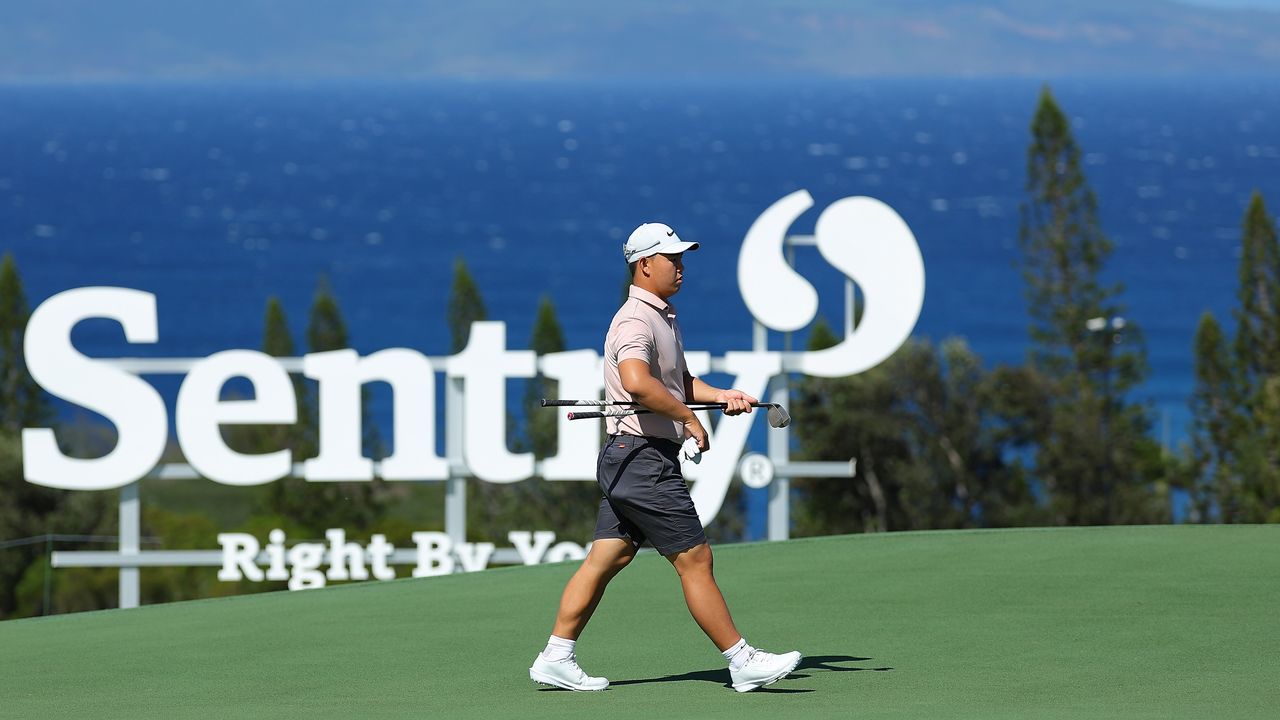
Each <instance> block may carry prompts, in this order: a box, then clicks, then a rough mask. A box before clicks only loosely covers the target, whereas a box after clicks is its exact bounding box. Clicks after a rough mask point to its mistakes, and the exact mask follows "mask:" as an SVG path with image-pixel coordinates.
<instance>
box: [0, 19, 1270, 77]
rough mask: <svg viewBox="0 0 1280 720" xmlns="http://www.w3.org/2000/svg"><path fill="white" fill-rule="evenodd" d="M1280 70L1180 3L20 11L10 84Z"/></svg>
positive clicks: (1218, 22)
mask: <svg viewBox="0 0 1280 720" xmlns="http://www.w3.org/2000/svg"><path fill="white" fill-rule="evenodd" d="M1277 74H1280V12H1278V11H1272V10H1257V9H1254V10H1250V9H1238V8H1232V7H1209V6H1206V5H1191V4H1185V3H1181V2H1174V1H1173V0H1124V1H1123V2H1116V1H1115V0H1073V1H1072V2H1060V1H1058V0H986V1H980V0H901V1H898V2H876V1H872V0H811V1H810V2H794V1H790V2H789V1H786V0H735V1H734V2H709V1H706V0H701V1H695V2H690V1H688V0H685V1H683V2H680V1H676V0H647V1H646V2H642V3H613V2H609V3H602V2H596V1H595V0H546V1H545V2H537V3H526V2H516V1H500V0H474V1H472V2H466V3H450V2H417V1H414V0H381V1H379V2H373V3H367V4H366V3H314V2H311V1H310V0H226V1H224V2H217V3H155V2H150V1H149V0H112V1H111V2H101V1H100V0H65V1H62V2H56V3H9V4H8V7H6V9H5V20H4V23H3V24H0V81H2V82H8V83H24V82H95V81H131V80H176V81H187V80H190V81H205V80H241V79H267V80H270V79H343V78H350V79H370V80H404V79H481V80H542V79H603V80H615V79H616V80H626V79H647V80H681V79H693V80H698V79H709V80H744V81H745V80H753V79H767V78H797V77H799V78H804V77H812V78H838V77H912V76H921V77H924V76H928V77H962V78H968V77H973V78H978V77H1035V78H1040V77H1063V76H1081V77H1094V76H1107V77H1115V76H1135V77H1181V76H1191V75H1194V76H1201V77H1203V76H1223V77H1226V76H1232V77H1235V76H1254V77H1273V76H1275V75H1277Z"/></svg>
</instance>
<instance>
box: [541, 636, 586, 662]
mask: <svg viewBox="0 0 1280 720" xmlns="http://www.w3.org/2000/svg"><path fill="white" fill-rule="evenodd" d="M577 644H578V641H577V640H566V639H564V638H562V637H556V636H555V635H552V636H551V639H549V640H547V647H546V648H545V649H544V650H543V651H542V657H543V658H545V659H546V660H547V661H548V662H556V661H558V660H564V659H565V658H567V657H569V656H570V655H572V654H573V646H574V645H577Z"/></svg>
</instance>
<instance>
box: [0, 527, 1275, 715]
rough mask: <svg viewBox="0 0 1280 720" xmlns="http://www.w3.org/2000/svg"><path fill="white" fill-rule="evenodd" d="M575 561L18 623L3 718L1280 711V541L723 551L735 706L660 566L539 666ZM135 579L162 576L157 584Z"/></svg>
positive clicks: (1175, 538) (1192, 537)
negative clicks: (782, 662)
mask: <svg viewBox="0 0 1280 720" xmlns="http://www.w3.org/2000/svg"><path fill="white" fill-rule="evenodd" d="M573 569H574V566H573V565H570V564H560V565H546V566H539V567H530V568H509V569H498V570H490V571H486V572H483V573H477V574H471V575H453V576H449V577H443V578H429V579H421V580H408V579H406V580H398V581H393V582H386V583H376V582H370V583H361V584H353V585H346V586H341V587H334V588H328V589H324V590H312V591H305V592H300V593H274V594H268V595H253V596H244V597H236V598H224V599H218V600H204V601H196V602H186V603H175V604H171V605H161V606H153V607H144V608H141V609H137V610H125V611H119V610H115V611H106V612H97V613H83V614H79V615H67V616H59V617H53V618H45V619H34V620H18V621H10V622H5V623H0V716H3V717H5V718H61V717H76V718H80V717H94V718H116V717H119V718H166V719H167V718H182V717H193V718H202V719H203V718H224V717H272V718H291V717H379V718H381V717H419V718H421V717H439V718H469V717H475V718H507V717H518V718H522V719H524V718H544V717H545V718H557V719H561V718H565V719H567V718H579V717H581V718H592V719H593V720H595V719H598V718H602V717H607V718H611V719H614V718H632V717H635V718H713V717H723V718H734V719H739V718H751V717H770V718H815V717H840V718H847V717H858V718H938V717H947V718H983V719H989V718H1030V717H1036V718H1105V717H1117V718H1148V717H1149V718H1175V717H1186V718H1210V717H1211V718H1232V717H1247V718H1261V717H1274V716H1275V713H1276V712H1277V708H1280V682H1277V678H1280V605H1277V602H1280V527H1274V526H1273V527H1264V526H1213V527H1203V526H1193V527H1186V526H1179V527H1143V528H1080V529H1054V530H1004V531H974V532H927V533H908V534H891V535H862V536H848V537H835V538H819V539H811V540H796V541H791V542H786V543H761V544H750V545H736V546H723V547H720V548H718V549H717V551H716V572H717V576H718V577H719V579H720V582H721V586H722V587H723V589H724V591H725V595H726V597H727V598H728V600H729V605H730V608H731V609H732V610H733V612H734V615H735V619H736V620H737V623H738V626H739V628H740V629H742V630H743V631H744V632H745V633H746V636H747V638H748V640H750V641H751V642H752V643H753V644H756V645H758V646H761V647H764V648H768V649H773V650H778V651H781V650H789V649H792V648H796V649H799V650H802V651H803V652H804V653H805V654H806V659H805V661H804V662H803V663H802V664H801V666H800V668H799V669H798V670H797V671H796V672H795V673H794V674H793V675H792V676H791V677H790V678H788V679H786V680H783V681H781V682H779V683H777V684H776V685H773V686H771V687H769V688H766V689H764V690H761V691H756V692H753V693H747V694H742V695H739V694H738V693H735V692H733V691H732V690H731V689H729V688H728V687H727V683H728V672H727V671H726V670H725V669H724V663H723V658H721V657H720V655H719V654H718V653H717V652H716V650H715V648H714V647H713V646H712V645H711V644H710V643H709V642H708V641H707V640H706V638H705V637H703V636H702V634H701V632H700V631H699V630H698V628H697V627H696V626H695V625H694V624H693V621H692V620H691V619H690V618H689V616H688V613H687V611H686V610H685V608H684V604H683V601H682V599H681V595H680V591H679V584H678V582H677V580H676V577H675V574H674V572H672V570H671V568H670V566H669V565H668V564H667V562H666V561H665V560H663V559H662V558H660V557H657V556H656V555H652V554H650V555H645V556H641V557H640V558H638V559H637V560H636V562H635V563H633V565H632V566H631V567H630V568H628V569H627V570H626V571H625V572H624V573H623V574H622V575H621V576H619V577H618V579H617V580H616V581H615V582H614V583H613V585H612V586H611V587H610V589H609V593H608V594H607V595H606V597H605V600H604V602H603V603H602V605H601V608H600V610H599V611H598V613H597V615H596V618H595V620H594V621H593V622H592V624H591V626H590V627H589V628H588V629H587V632H586V633H585V635H584V636H583V638H582V640H581V642H580V643H579V653H578V657H579V660H580V661H581V662H582V664H583V665H584V666H585V667H586V668H587V669H588V670H589V671H590V672H592V673H594V674H603V675H606V676H608V677H609V678H610V680H611V681H612V682H613V687H612V688H611V689H610V690H609V691H607V692H603V693H569V692H564V691H558V690H539V689H537V687H536V686H534V685H532V684H531V683H530V682H529V681H528V679H527V674H526V668H527V667H528V665H529V662H530V661H531V660H532V659H533V656H534V654H535V653H536V652H537V651H538V650H539V649H540V648H541V646H542V644H543V643H544V642H545V640H546V635H547V633H548V632H549V630H550V626H551V620H552V616H553V614H554V611H555V606H556V603H557V601H558V599H559V594H560V590H561V588H562V586H563V584H564V582H565V580H567V579H568V577H569V575H570V574H571V573H572V572H573ZM143 572H146V571H145V570H144V571H143Z"/></svg>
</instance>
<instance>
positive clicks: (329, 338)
mask: <svg viewBox="0 0 1280 720" xmlns="http://www.w3.org/2000/svg"><path fill="white" fill-rule="evenodd" d="M277 308H278V306H277ZM263 343H264V348H265V349H266V350H267V351H268V352H272V351H281V352H284V351H290V352H292V347H291V346H292V340H291V339H289V332H288V327H287V324H286V323H285V322H284V313H283V311H282V310H279V309H277V310H273V309H272V306H271V303H268V310H267V318H266V329H265V331H264V338H263ZM307 344H308V348H309V351H310V352H326V351H329V350H341V349H344V348H347V347H349V342H348V339H347V328H346V323H345V322H344V321H343V319H342V312H341V310H340V309H339V308H338V301H337V298H335V297H334V295H333V291H332V289H331V287H330V285H329V281H328V279H327V278H325V277H323V276H322V277H321V278H320V280H319V282H318V284H317V288H316V295H315V298H314V300H313V301H312V305H311V315H310V318H309V320H308V323H307ZM315 393H316V389H315V384H314V383H310V382H309V383H306V391H305V392H303V393H301V394H300V395H299V397H300V398H302V401H301V402H300V403H299V410H300V413H301V414H300V415H299V417H298V423H297V428H296V429H295V430H294V431H293V433H292V439H293V441H294V442H296V443H298V447H296V448H295V451H296V452H295V461H301V460H303V459H305V458H306V457H308V456H313V454H314V453H315V452H317V448H318V447H319V437H320V435H319V418H318V411H317V410H316V409H317V408H318V407H319V402H318V400H317V399H316V396H315ZM361 397H362V402H361V426H362V427H363V428H364V443H363V444H364V450H365V453H366V455H370V456H372V457H374V458H376V457H378V455H377V453H378V452H379V448H380V442H379V440H378V435H377V429H376V427H375V426H374V424H373V422H372V420H371V419H370V417H369V402H368V392H367V391H364V390H362V392H361ZM274 449H278V448H274ZM383 489H384V488H383V483H382V482H381V481H380V480H377V479H375V480H374V481H373V482H363V481H352V482H336V483H334V482H323V483H308V482H303V481H300V480H297V479H294V478H284V479H281V480H279V481H277V482H276V483H275V487H273V488H272V493H271V496H270V498H271V505H272V510H273V511H275V512H276V513H278V514H280V515H282V516H284V517H285V518H288V519H289V520H290V521H292V522H294V523H297V524H298V525H299V526H300V527H302V528H305V529H306V530H307V531H309V532H311V533H313V534H314V536H317V537H318V536H319V535H320V534H322V533H323V532H324V531H325V530H326V529H328V528H331V527H341V528H345V529H347V530H348V531H351V532H355V531H359V530H364V529H368V528H370V527H372V526H373V525H374V524H375V523H376V522H377V521H378V520H379V519H381V518H382V517H383V515H384V514H385V508H384V507H383V505H384V502H383V497H382V496H383V494H384V493H383V492H382V491H383Z"/></svg>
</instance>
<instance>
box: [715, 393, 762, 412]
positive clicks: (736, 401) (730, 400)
mask: <svg viewBox="0 0 1280 720" xmlns="http://www.w3.org/2000/svg"><path fill="white" fill-rule="evenodd" d="M715 402H717V403H724V405H725V408H724V414H725V415H741V414H742V413H749V412H751V410H752V408H751V403H754V402H760V401H759V400H757V399H755V398H753V397H751V396H750V395H748V394H746V393H744V392H742V391H741V390H721V391H720V392H718V393H716V399H715Z"/></svg>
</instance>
